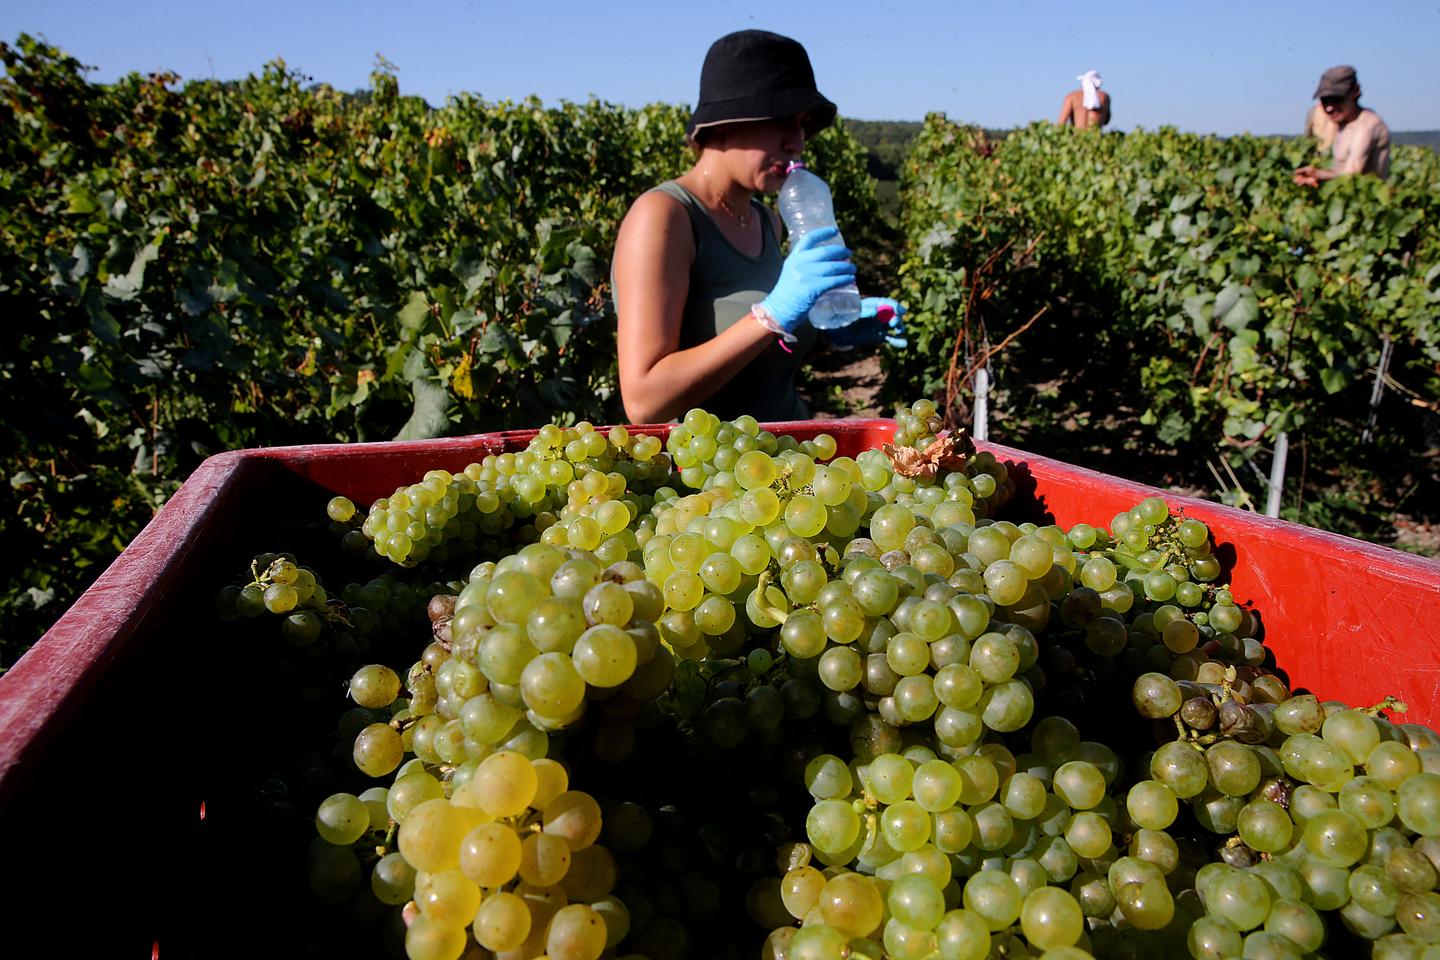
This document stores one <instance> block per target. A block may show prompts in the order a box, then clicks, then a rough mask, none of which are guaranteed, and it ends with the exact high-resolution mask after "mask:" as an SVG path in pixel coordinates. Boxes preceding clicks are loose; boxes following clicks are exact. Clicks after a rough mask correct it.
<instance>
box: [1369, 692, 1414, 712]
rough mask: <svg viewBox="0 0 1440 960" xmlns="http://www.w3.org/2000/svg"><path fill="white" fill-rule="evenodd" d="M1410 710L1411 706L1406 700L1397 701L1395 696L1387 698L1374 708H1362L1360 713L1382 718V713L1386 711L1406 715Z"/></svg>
mask: <svg viewBox="0 0 1440 960" xmlns="http://www.w3.org/2000/svg"><path fill="white" fill-rule="evenodd" d="M1409 709H1410V705H1409V704H1408V703H1406V702H1405V701H1404V700H1400V699H1397V698H1396V697H1393V696H1387V697H1386V698H1385V699H1384V700H1383V701H1381V702H1380V703H1377V704H1375V706H1373V707H1361V708H1360V712H1361V713H1363V714H1366V715H1367V716H1371V717H1378V716H1380V713H1381V711H1384V710H1390V711H1392V712H1394V713H1405V712H1407V711H1408V710H1409Z"/></svg>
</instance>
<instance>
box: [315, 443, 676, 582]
mask: <svg viewBox="0 0 1440 960" xmlns="http://www.w3.org/2000/svg"><path fill="white" fill-rule="evenodd" d="M661 447H662V444H661V441H660V440H659V439H658V438H656V437H653V436H648V435H644V434H637V435H634V436H632V435H631V433H630V431H629V430H627V429H626V428H625V427H620V426H617V427H611V428H610V429H609V431H607V432H605V433H601V432H599V431H597V430H596V429H595V427H594V426H593V425H591V424H589V423H584V422H582V423H580V424H577V425H576V426H574V427H563V428H562V427H557V426H555V425H553V424H549V425H546V426H544V427H542V428H541V429H540V430H539V431H537V433H536V435H535V437H534V439H532V440H531V441H530V443H529V444H528V445H527V446H526V448H525V449H524V450H521V451H520V452H518V453H500V454H489V455H487V456H486V457H484V459H482V460H481V461H480V462H478V463H472V464H470V465H469V466H467V467H466V468H465V469H464V470H463V471H462V472H460V473H458V474H452V473H450V472H449V471H446V470H431V471H430V472H428V473H426V474H425V476H424V477H423V478H422V479H421V480H420V481H419V482H418V483H414V484H410V485H408V486H405V487H400V488H399V489H397V490H396V491H395V492H394V493H392V494H391V495H390V496H388V497H384V498H381V499H379V500H377V501H375V502H374V503H373V504H372V505H371V506H370V510H369V513H368V514H367V515H366V517H365V519H364V522H363V524H362V526H361V527H360V529H359V530H358V531H352V532H351V533H350V534H347V537H348V541H347V545H349V546H350V547H351V548H352V549H355V550H364V549H367V548H368V546H371V545H373V548H374V550H375V552H376V553H378V554H380V555H381V556H383V557H386V558H388V559H390V560H392V561H394V562H395V563H398V564H402V565H413V564H415V563H419V562H422V561H425V560H427V559H429V560H432V561H434V562H437V563H443V562H444V561H446V560H447V559H448V558H449V557H450V556H451V554H452V552H453V553H455V554H456V555H458V556H461V557H474V556H493V557H499V556H501V555H503V553H504V552H506V551H507V549H513V547H514V546H517V545H520V544H524V543H531V542H534V541H536V540H539V539H541V538H542V537H543V538H544V539H545V542H547V543H550V544H555V545H570V546H575V547H580V548H581V549H585V550H593V551H595V552H596V553H597V554H598V555H599V556H600V557H601V558H609V559H608V560H607V562H609V561H610V560H615V559H624V556H625V554H626V553H628V552H629V550H630V549H632V547H631V543H632V542H633V540H634V535H633V533H629V531H628V527H629V525H630V522H631V521H632V520H633V519H634V518H635V517H636V516H637V515H638V514H639V513H640V512H641V511H642V510H644V509H645V508H646V507H647V506H648V502H647V501H648V497H649V494H650V493H651V492H652V491H653V490H654V489H655V488H656V487H658V486H660V485H661V484H662V483H664V482H666V481H667V480H668V479H669V473H670V461H669V458H668V457H667V456H666V455H665V454H664V453H663V451H662V448H661ZM354 514H355V510H354V505H353V504H351V503H350V502H349V501H348V500H345V499H344V498H336V500H333V501H331V504H330V507H329V516H330V518H331V520H332V521H337V522H346V521H348V520H349V519H350V518H351V517H352V516H354ZM551 527H557V529H555V530H553V531H552V530H550V528H551ZM627 533H628V534H629V535H628V537H627V536H621V537H620V538H619V539H618V540H617V539H616V535H620V534H627Z"/></svg>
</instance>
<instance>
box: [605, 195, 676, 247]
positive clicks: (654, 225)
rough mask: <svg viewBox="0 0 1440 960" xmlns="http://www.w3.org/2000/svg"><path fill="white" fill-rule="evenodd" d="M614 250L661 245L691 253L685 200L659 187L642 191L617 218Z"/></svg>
mask: <svg viewBox="0 0 1440 960" xmlns="http://www.w3.org/2000/svg"><path fill="white" fill-rule="evenodd" d="M615 246H616V254H617V255H619V254H620V253H621V250H622V249H633V248H640V249H646V250H649V249H654V248H656V247H661V248H664V249H666V250H669V251H672V252H675V253H685V254H687V255H688V256H690V257H693V256H694V252H695V239H694V234H693V233H692V231H691V228H690V214H689V213H688V212H687V211H686V209H685V206H684V204H682V203H681V202H680V201H679V200H676V199H675V198H674V197H672V196H669V195H668V194H665V193H663V192H662V191H659V190H650V191H647V192H646V193H642V194H641V195H640V196H639V197H638V198H637V199H636V200H635V202H634V203H632V204H631V205H630V209H629V211H628V212H627V213H626V214H625V219H624V220H622V221H621V222H620V233H619V236H617V237H616V240H615Z"/></svg>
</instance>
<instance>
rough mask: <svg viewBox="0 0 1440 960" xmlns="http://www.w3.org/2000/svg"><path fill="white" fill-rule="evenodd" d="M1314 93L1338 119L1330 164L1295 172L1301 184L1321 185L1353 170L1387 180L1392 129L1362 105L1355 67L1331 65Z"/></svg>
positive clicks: (1296, 179) (1324, 107) (1323, 107)
mask: <svg viewBox="0 0 1440 960" xmlns="http://www.w3.org/2000/svg"><path fill="white" fill-rule="evenodd" d="M1315 96H1316V98H1317V99H1319V101H1320V108H1321V109H1322V110H1324V111H1325V114H1326V116H1328V117H1330V119H1331V120H1334V121H1335V124H1336V132H1335V142H1334V143H1333V144H1332V145H1331V148H1330V152H1331V156H1333V157H1334V158H1335V159H1334V163H1333V164H1332V165H1331V166H1329V167H1313V166H1310V165H1308V164H1307V165H1306V166H1303V167H1301V168H1300V169H1298V170H1296V171H1295V182H1296V183H1298V184H1300V185H1301V186H1302V187H1318V186H1319V185H1320V184H1321V183H1323V182H1325V181H1326V180H1334V179H1335V178H1336V177H1343V176H1346V175H1348V174H1352V173H1370V174H1374V175H1375V176H1377V177H1379V178H1380V179H1382V180H1383V179H1385V178H1386V177H1388V176H1389V175H1390V128H1389V127H1387V126H1385V121H1384V120H1381V119H1380V115H1379V114H1378V113H1376V112H1375V111H1374V110H1371V109H1369V108H1367V107H1362V106H1360V82H1359V80H1357V79H1356V77H1355V68H1354V67H1349V66H1341V67H1331V68H1330V69H1329V70H1326V71H1325V73H1324V74H1323V75H1321V77H1320V84H1319V85H1318V86H1317V87H1316V88H1315Z"/></svg>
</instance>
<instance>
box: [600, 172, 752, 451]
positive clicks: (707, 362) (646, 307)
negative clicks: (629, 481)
mask: <svg viewBox="0 0 1440 960" xmlns="http://www.w3.org/2000/svg"><path fill="white" fill-rule="evenodd" d="M694 260H695V238H694V234H693V233H692V232H691V226H690V216H689V214H688V213H687V212H686V211H685V208H684V207H682V206H681V205H680V204H679V203H678V202H677V201H675V200H673V199H672V198H670V197H667V196H666V195H664V194H663V193H647V194H645V195H643V196H641V197H640V199H638V200H636V201H635V204H634V206H632V207H631V208H630V212H629V213H627V214H626V215H625V220H624V222H622V223H621V225H620V234H619V236H618V237H617V238H616V241H615V263H614V273H615V310H616V313H617V314H618V316H619V330H618V333H617V340H618V350H619V365H620V397H621V400H622V401H623V402H624V405H625V416H626V417H627V418H628V419H629V420H630V422H631V423H655V422H659V421H664V420H669V419H671V418H673V417H677V416H680V415H682V414H684V413H685V411H686V410H689V409H690V408H691V407H694V406H697V405H699V404H701V403H703V402H704V401H705V400H707V399H708V398H709V397H710V396H712V395H713V394H714V393H715V391H716V390H718V389H720V387H722V386H723V385H724V384H725V383H727V382H728V381H729V380H730V378H731V377H733V376H735V374H736V373H738V372H739V371H740V370H741V369H742V368H743V367H744V366H745V365H746V364H747V363H749V362H750V361H751V360H752V359H754V358H755V357H756V356H758V355H759V354H760V352H761V351H762V350H764V349H765V347H766V346H767V345H768V344H769V342H770V339H771V337H772V336H773V334H771V333H770V332H769V331H767V330H766V329H765V328H764V327H762V326H761V325H760V324H759V323H757V322H754V321H751V320H742V321H741V322H740V323H736V324H733V325H731V326H730V327H729V328H728V329H726V330H725V331H724V332H723V333H721V334H720V335H719V336H717V337H715V338H714V339H711V340H708V341H706V342H705V343H702V344H698V345H697V346H694V347H690V348H688V349H685V350H681V349H680V322H681V318H682V316H683V314H684V310H685V298H686V295H687V294H688V292H689V287H690V267H691V264H692V263H693V262H694Z"/></svg>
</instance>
